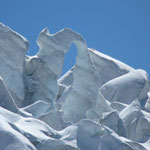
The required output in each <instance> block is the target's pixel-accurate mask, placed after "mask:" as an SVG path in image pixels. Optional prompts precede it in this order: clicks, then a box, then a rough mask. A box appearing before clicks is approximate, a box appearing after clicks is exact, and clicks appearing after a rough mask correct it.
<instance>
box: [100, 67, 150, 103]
mask: <svg viewBox="0 0 150 150" xmlns="http://www.w3.org/2000/svg"><path fill="white" fill-rule="evenodd" d="M100 91H101V93H102V94H103V95H104V97H105V98H106V99H107V100H109V101H110V102H113V101H118V102H122V103H125V104H130V103H131V102H132V101H133V100H135V99H138V100H139V101H141V100H143V99H146V98H147V92H148V91H149V86H148V76H147V73H146V72H145V71H144V70H140V69H138V70H135V71H132V72H130V73H127V74H125V75H123V76H120V77H118V78H115V79H113V80H111V81H109V82H107V83H106V84H104V85H103V86H102V87H101V88H100ZM127 95H128V96H127Z"/></svg>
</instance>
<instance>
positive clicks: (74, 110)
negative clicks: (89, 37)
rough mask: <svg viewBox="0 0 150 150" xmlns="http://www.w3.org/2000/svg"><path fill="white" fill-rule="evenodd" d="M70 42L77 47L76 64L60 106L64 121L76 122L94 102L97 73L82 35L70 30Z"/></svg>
mask: <svg viewBox="0 0 150 150" xmlns="http://www.w3.org/2000/svg"><path fill="white" fill-rule="evenodd" d="M69 35H70V36H71V37H72V40H71V43H74V44H75V45H76V47H77V57H76V64H75V68H74V70H73V84H72V90H71V91H70V93H69V94H68V96H67V98H66V102H65V104H64V106H63V108H62V110H63V112H64V115H63V118H64V119H65V120H66V121H70V122H74V123H75V122H78V121H79V120H80V119H83V118H85V117H86V112H87V110H89V109H91V108H93V107H94V106H95V104H96V98H97V94H98V86H99V84H98V82H97V79H98V74H97V71H96V70H95V68H94V66H93V64H92V61H91V59H90V56H89V52H88V48H87V45H86V42H85V40H84V39H83V37H82V36H81V35H80V34H78V33H76V32H73V31H71V32H70V33H69Z"/></svg>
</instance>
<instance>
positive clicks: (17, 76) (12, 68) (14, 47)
mask: <svg viewBox="0 0 150 150" xmlns="http://www.w3.org/2000/svg"><path fill="white" fill-rule="evenodd" d="M27 49H28V41H27V40H26V39H25V38H24V37H22V36H21V35H19V34H18V33H16V32H14V31H13V30H11V29H10V28H8V27H7V26H5V25H3V24H0V76H1V77H2V78H3V81H4V83H5V84H6V86H7V88H8V89H9V91H10V93H11V95H12V97H13V98H14V100H15V102H16V104H17V105H18V106H19V107H20V106H21V105H22V103H23V100H24V82H23V71H24V67H23V65H24V59H25V54H26V51H27Z"/></svg>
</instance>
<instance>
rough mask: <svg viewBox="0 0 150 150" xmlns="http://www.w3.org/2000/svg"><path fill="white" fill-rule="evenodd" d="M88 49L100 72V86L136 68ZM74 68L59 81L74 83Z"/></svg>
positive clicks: (65, 83)
mask: <svg viewBox="0 0 150 150" xmlns="http://www.w3.org/2000/svg"><path fill="white" fill-rule="evenodd" d="M88 51H89V55H90V58H91V60H92V62H93V65H94V67H95V69H96V70H97V72H98V82H99V86H101V85H103V84H104V83H106V82H108V81H110V80H112V79H114V78H117V77H119V76H121V75H124V74H126V73H128V72H131V71H134V70H135V69H134V68H132V67H130V66H128V65H127V64H124V63H122V62H120V61H118V60H116V59H114V58H112V57H110V56H108V55H105V54H103V53H101V52H99V51H98V50H95V49H91V48H88ZM74 68H75V66H73V68H71V69H70V70H69V71H68V72H67V73H66V74H64V76H62V77H61V78H60V79H59V80H58V82H59V83H61V84H64V85H66V86H69V85H72V83H73V69H74Z"/></svg>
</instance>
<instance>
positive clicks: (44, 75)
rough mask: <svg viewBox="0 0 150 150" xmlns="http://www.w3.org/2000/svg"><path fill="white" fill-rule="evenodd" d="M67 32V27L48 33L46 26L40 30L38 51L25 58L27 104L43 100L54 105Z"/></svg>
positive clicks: (66, 46) (65, 49)
mask: <svg viewBox="0 0 150 150" xmlns="http://www.w3.org/2000/svg"><path fill="white" fill-rule="evenodd" d="M67 32H68V29H64V30H61V31H60V32H58V33H56V34H50V33H49V31H48V29H47V28H45V29H44V30H42V31H41V33H40V35H39V37H38V39H37V43H38V45H39V47H40V50H39V52H38V53H37V54H36V55H35V56H34V57H29V58H27V60H26V75H27V76H26V80H27V82H28V84H27V85H26V99H27V104H29V103H30V104H31V103H33V102H35V101H37V100H43V101H46V102H48V103H50V104H51V106H52V108H53V107H54V101H55V100H56V96H57V94H58V85H57V79H58V77H59V76H60V75H61V71H62V67H63V62H64V53H65V52H66V51H67V50H68V49H69V46H68V42H67V40H66V39H68V38H69V37H67ZM65 40H66V41H65ZM28 100H30V101H28Z"/></svg>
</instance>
